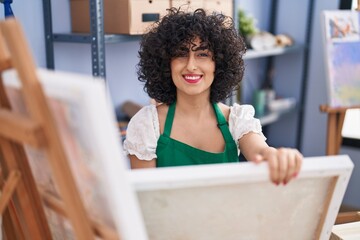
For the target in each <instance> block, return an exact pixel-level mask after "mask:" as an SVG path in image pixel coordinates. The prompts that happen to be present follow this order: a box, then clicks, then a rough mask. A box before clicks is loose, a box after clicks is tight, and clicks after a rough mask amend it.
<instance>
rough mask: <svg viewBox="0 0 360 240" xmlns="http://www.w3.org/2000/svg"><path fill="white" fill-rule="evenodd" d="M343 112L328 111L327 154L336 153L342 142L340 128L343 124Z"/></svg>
mask: <svg viewBox="0 0 360 240" xmlns="http://www.w3.org/2000/svg"><path fill="white" fill-rule="evenodd" d="M344 119H345V112H336V113H328V124H327V132H328V135H327V148H326V154H327V155H337V154H339V151H340V146H341V142H342V136H341V130H342V126H343V124H344Z"/></svg>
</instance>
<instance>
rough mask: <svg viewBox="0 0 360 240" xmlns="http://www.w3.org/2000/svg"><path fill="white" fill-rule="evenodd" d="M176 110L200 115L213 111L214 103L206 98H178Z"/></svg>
mask: <svg viewBox="0 0 360 240" xmlns="http://www.w3.org/2000/svg"><path fill="white" fill-rule="evenodd" d="M176 110H177V112H179V113H182V114H186V115H188V116H189V115H191V116H193V117H196V116H198V117H200V116H203V115H204V114H208V113H209V112H210V113H211V112H213V110H212V104H211V103H210V100H209V99H206V98H196V97H194V98H178V99H177V100H176Z"/></svg>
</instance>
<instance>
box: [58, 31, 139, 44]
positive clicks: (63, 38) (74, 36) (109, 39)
mask: <svg viewBox="0 0 360 240" xmlns="http://www.w3.org/2000/svg"><path fill="white" fill-rule="evenodd" d="M140 38H141V35H125V34H124V35H121V34H106V35H104V41H105V43H120V42H129V41H137V40H140ZM91 39H92V36H91V35H90V34H86V33H84V34H82V33H57V34H53V41H54V42H71V43H91Z"/></svg>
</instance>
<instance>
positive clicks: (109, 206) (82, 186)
mask: <svg viewBox="0 0 360 240" xmlns="http://www.w3.org/2000/svg"><path fill="white" fill-rule="evenodd" d="M37 74H38V78H39V80H40V82H41V85H42V88H43V90H44V92H45V95H46V98H47V103H48V105H49V107H50V110H51V111H52V116H53V117H54V120H55V123H56V125H57V129H58V130H59V135H60V138H61V142H62V143H63V147H64V149H65V153H66V156H67V159H68V161H69V165H70V168H71V171H72V174H73V176H74V179H75V182H76V184H77V187H78V191H79V193H80V196H81V198H82V202H83V204H84V206H85V209H86V210H87V212H88V215H89V217H90V218H91V220H92V222H93V223H94V224H97V225H101V226H103V227H105V228H106V229H105V230H104V231H105V232H106V231H107V230H108V231H107V232H109V234H108V237H109V239H118V238H121V239H139V240H143V239H147V236H146V233H145V227H144V225H143V220H142V217H141V213H140V210H139V206H138V202H137V199H136V195H135V192H134V191H133V188H132V187H131V184H130V182H129V179H128V167H127V165H128V164H127V163H126V161H127V159H126V158H125V156H124V153H123V152H122V148H121V136H120V133H119V130H118V129H117V127H116V119H115V116H114V113H113V108H112V106H111V103H110V100H109V99H110V98H109V96H108V95H107V93H106V87H105V81H104V80H102V79H100V78H94V77H91V76H85V75H79V74H72V73H65V72H59V71H56V72H53V71H49V70H43V69H39V70H38V71H37ZM3 79H4V83H5V89H6V94H7V96H8V98H9V100H10V103H11V107H12V109H13V110H14V111H15V112H17V113H19V114H22V115H26V114H27V109H26V104H25V103H24V98H23V96H22V93H21V86H20V81H19V80H18V76H17V73H16V71H15V70H9V71H6V72H5V73H4V74H3ZM25 151H26V155H27V157H28V160H29V163H30V167H31V170H32V172H33V175H34V178H35V180H36V183H37V187H38V188H39V189H41V190H42V191H46V192H47V193H50V194H52V195H53V196H56V197H59V198H60V199H61V196H60V193H59V191H58V187H57V185H56V182H55V181H54V178H53V173H52V171H51V168H50V165H49V163H48V160H47V157H46V155H45V153H44V152H43V151H41V150H38V149H34V148H30V147H25ZM44 209H45V213H46V217H47V219H48V222H49V227H50V230H51V232H52V235H53V238H54V239H74V233H73V232H72V228H71V226H70V224H69V222H68V221H67V220H66V219H65V218H63V217H62V216H61V215H59V214H58V213H57V212H55V211H53V209H51V208H49V207H47V206H46V205H44ZM117 235H118V236H117Z"/></svg>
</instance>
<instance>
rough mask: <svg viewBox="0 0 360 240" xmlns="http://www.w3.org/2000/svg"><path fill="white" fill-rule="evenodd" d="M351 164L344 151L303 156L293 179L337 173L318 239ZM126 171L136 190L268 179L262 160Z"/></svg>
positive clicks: (326, 229) (325, 235)
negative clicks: (330, 154)
mask: <svg viewBox="0 0 360 240" xmlns="http://www.w3.org/2000/svg"><path fill="white" fill-rule="evenodd" d="M353 167H354V164H353V163H352V161H351V160H350V158H349V157H348V156H347V155H340V156H323V157H307V158H304V161H303V166H302V170H301V171H300V173H299V175H298V177H297V179H306V178H314V177H316V178H323V177H338V179H337V182H336V184H335V189H334V192H333V196H332V198H331V201H330V203H329V208H328V212H327V215H326V217H325V222H324V224H323V226H322V229H321V232H320V239H329V237H330V234H331V229H332V226H333V225H334V223H335V219H336V216H337V214H338V211H339V207H340V205H341V202H342V199H343V196H344V194H345V190H346V187H347V184H348V182H349V179H350V176H351V173H352V170H353ZM129 174H130V178H131V182H132V184H133V185H134V187H135V189H136V191H151V190H158V189H175V188H186V187H197V186H214V185H220V184H230V183H254V182H269V176H268V174H269V173H268V166H267V163H266V162H264V163H261V164H259V165H256V164H254V163H250V162H245V163H228V164H216V165H196V166H184V167H168V168H158V169H138V170H133V171H131V172H130V173H129ZM292 181H296V179H295V180H292Z"/></svg>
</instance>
